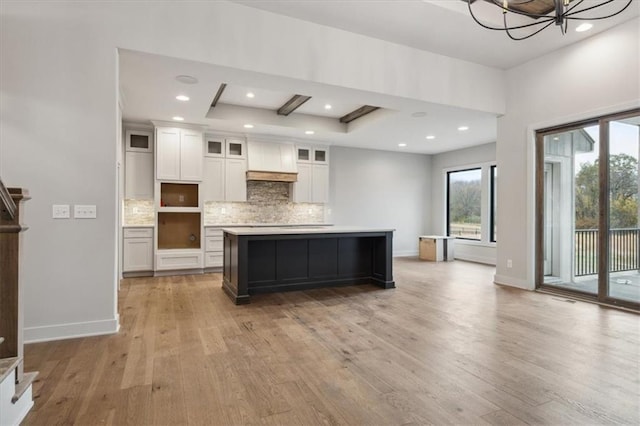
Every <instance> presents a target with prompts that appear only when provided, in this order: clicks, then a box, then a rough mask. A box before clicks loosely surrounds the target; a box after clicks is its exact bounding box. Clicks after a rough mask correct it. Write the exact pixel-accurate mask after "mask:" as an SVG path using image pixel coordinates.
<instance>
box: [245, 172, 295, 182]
mask: <svg viewBox="0 0 640 426" xmlns="http://www.w3.org/2000/svg"><path fill="white" fill-rule="evenodd" d="M247 180H258V181H267V182H297V181H298V173H288V172H264V171H259V170H249V171H247Z"/></svg>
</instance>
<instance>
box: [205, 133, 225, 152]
mask: <svg viewBox="0 0 640 426" xmlns="http://www.w3.org/2000/svg"><path fill="white" fill-rule="evenodd" d="M225 145H226V144H225V141H224V139H222V138H217V137H212V136H208V135H205V147H204V149H205V151H204V155H205V156H206V157H214V158H224V157H225V151H226V146H225Z"/></svg>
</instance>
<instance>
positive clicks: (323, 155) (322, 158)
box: [313, 146, 329, 164]
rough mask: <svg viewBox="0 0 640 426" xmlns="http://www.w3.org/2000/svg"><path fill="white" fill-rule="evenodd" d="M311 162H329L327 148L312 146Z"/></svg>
mask: <svg viewBox="0 0 640 426" xmlns="http://www.w3.org/2000/svg"><path fill="white" fill-rule="evenodd" d="M313 162H314V163H315V164H329V149H328V148H327V147H324V146H322V147H320V146H316V147H315V148H313Z"/></svg>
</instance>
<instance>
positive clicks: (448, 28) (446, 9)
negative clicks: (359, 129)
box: [232, 0, 640, 69]
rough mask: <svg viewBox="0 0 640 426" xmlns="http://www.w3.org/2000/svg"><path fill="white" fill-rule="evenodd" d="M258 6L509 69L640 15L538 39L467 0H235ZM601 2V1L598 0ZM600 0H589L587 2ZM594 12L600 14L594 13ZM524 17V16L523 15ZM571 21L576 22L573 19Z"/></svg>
mask: <svg viewBox="0 0 640 426" xmlns="http://www.w3.org/2000/svg"><path fill="white" fill-rule="evenodd" d="M232 1H234V2H235V3H240V4H243V5H246V6H250V7H253V8H257V9H262V10H266V11H269V12H273V13H277V14H281V15H286V16H290V17H293V18H297V19H301V20H304V21H310V22H315V23H317V24H321V25H325V26H328V27H334V28H340V29H343V30H346V31H350V32H354V33H358V34H363V35H366V36H369V37H374V38H378V39H381V40H387V41H390V42H393V43H397V44H402V45H406V46H410V47H414V48H416V49H421V50H426V51H429V52H434V53H439V54H442V55H446V56H450V57H453V58H458V59H463V60H466V61H470V62H475V63H477V64H482V65H487V66H491V67H496V68H502V69H508V68H512V67H514V66H516V65H519V64H522V63H524V62H527V61H530V60H532V59H534V58H537V57H538V56H541V55H544V54H546V53H549V52H551V51H554V50H557V49H560V48H561V47H564V46H568V45H570V44H572V43H575V42H577V41H579V40H582V39H585V38H587V37H590V36H592V35H594V34H597V33H598V32H601V31H604V30H606V29H608V28H611V27H613V26H615V25H618V24H620V23H622V22H625V21H628V20H629V19H632V18H634V17H636V16H638V15H639V14H640V2H639V1H637V0H634V1H633V4H632V5H631V6H630V7H629V8H628V9H627V10H625V11H624V12H623V13H622V14H620V15H618V16H615V17H613V18H610V19H605V20H601V21H594V22H593V23H594V27H593V28H592V29H591V30H590V31H587V32H584V33H577V32H575V31H573V30H571V28H569V32H568V34H566V35H564V36H562V35H561V34H560V30H559V29H557V28H555V27H553V28H548V29H546V30H544V31H543V32H541V33H540V34H538V35H536V36H535V37H534V38H531V39H529V40H524V41H520V42H513V41H511V40H510V39H509V38H508V37H507V36H506V34H504V32H502V31H489V30H485V29H483V28H481V27H480V26H479V25H477V24H476V23H475V22H473V20H472V19H471V17H470V16H469V10H468V6H467V3H466V1H462V0H392V1H389V0H340V1H318V0H232ZM599 1H601V0H599ZM623 1H626V0H616V1H614V2H612V3H611V4H608V5H606V6H604V7H602V8H600V9H598V10H597V14H598V15H599V14H601V13H606V12H609V11H612V10H614V11H615V10H617V9H619V8H620V3H623ZM594 3H595V0H586V1H585V3H584V5H583V6H580V8H582V7H587V5H588V6H591V5H592V4H594ZM472 7H473V8H474V9H473V10H474V11H476V10H477V11H478V15H479V16H480V17H481V18H483V21H484V22H487V23H490V24H492V25H502V12H501V10H500V8H497V7H495V6H494V5H492V4H489V3H487V2H484V1H478V2H474V3H473V5H472ZM594 15H595V13H594ZM520 18H521V19H520ZM510 19H512V21H511V20H510V21H509V23H511V22H513V23H514V24H520V23H528V22H531V21H527V19H528V18H525V17H510ZM570 25H572V26H574V27H575V24H574V23H573V22H572V23H571V24H570Z"/></svg>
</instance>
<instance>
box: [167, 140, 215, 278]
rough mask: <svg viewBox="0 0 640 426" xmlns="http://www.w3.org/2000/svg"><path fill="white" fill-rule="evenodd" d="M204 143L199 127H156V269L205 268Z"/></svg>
mask: <svg viewBox="0 0 640 426" xmlns="http://www.w3.org/2000/svg"><path fill="white" fill-rule="evenodd" d="M203 146H204V145H203V134H202V132H200V131H198V130H194V129H188V128H173V127H157V128H156V177H157V181H156V185H155V198H154V199H155V206H156V239H155V241H156V250H155V270H156V271H173V270H186V269H189V270H191V269H201V268H202V267H203V253H202V225H203V220H202V204H203V203H202V196H201V186H202V187H204V185H201V184H200V181H202V177H203V170H204V155H203V154H204V152H205V149H204V148H203Z"/></svg>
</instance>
